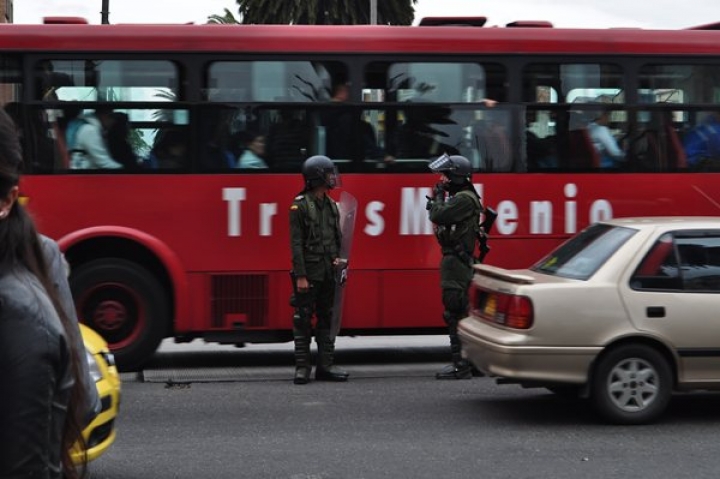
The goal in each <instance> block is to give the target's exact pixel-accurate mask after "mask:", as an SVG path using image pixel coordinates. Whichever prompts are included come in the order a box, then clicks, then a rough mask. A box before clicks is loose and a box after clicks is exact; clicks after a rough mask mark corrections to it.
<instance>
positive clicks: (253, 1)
mask: <svg viewBox="0 0 720 479" xmlns="http://www.w3.org/2000/svg"><path fill="white" fill-rule="evenodd" d="M415 3H417V0H377V23H378V24H379V25H410V24H412V21H413V18H414V17H415V8H414V6H413V5H414V4H415ZM237 4H238V13H239V19H240V20H237V19H236V18H235V17H234V16H233V14H232V13H231V12H230V11H229V10H228V9H225V15H222V16H221V15H212V16H210V17H208V23H224V24H227V23H244V24H252V23H255V24H266V25H267V24H278V25H290V24H292V25H361V24H369V23H370V0H237Z"/></svg>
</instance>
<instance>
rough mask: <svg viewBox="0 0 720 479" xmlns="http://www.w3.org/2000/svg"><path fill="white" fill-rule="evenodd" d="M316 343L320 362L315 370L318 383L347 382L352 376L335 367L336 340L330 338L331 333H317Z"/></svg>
mask: <svg viewBox="0 0 720 479" xmlns="http://www.w3.org/2000/svg"><path fill="white" fill-rule="evenodd" d="M315 341H316V342H317V346H318V362H317V367H316V368H315V379H317V380H318V381H347V379H348V376H350V375H349V374H348V373H347V372H346V371H343V370H342V369H340V368H338V367H336V366H333V359H334V356H335V340H334V339H332V338H330V332H329V331H317V333H316V337H315Z"/></svg>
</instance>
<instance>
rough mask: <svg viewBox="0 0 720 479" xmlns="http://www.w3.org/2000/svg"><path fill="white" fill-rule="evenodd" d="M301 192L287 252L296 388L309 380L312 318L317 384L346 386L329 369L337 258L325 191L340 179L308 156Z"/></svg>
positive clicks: (333, 216)
mask: <svg viewBox="0 0 720 479" xmlns="http://www.w3.org/2000/svg"><path fill="white" fill-rule="evenodd" d="M302 174H303V179H304V180H305V188H304V189H303V190H302V192H300V194H299V195H298V196H296V197H295V200H294V201H293V203H292V205H291V206H290V247H291V253H292V266H293V270H292V273H291V276H292V279H293V295H292V298H291V300H290V303H291V305H292V306H293V307H294V308H295V314H294V315H293V337H294V340H295V378H294V383H295V384H307V383H308V382H309V381H310V369H311V365H310V340H311V338H312V317H313V314H314V315H315V317H316V318H317V323H316V325H315V342H316V343H317V348H318V360H317V367H316V369H315V379H317V380H318V381H347V379H348V376H349V375H348V373H347V372H345V371H343V370H341V369H339V368H337V367H335V366H334V365H333V362H334V355H335V338H334V337H333V336H332V335H331V334H330V331H331V327H332V324H331V323H332V315H333V303H334V301H335V285H336V283H335V267H336V266H337V265H338V262H339V261H340V260H339V257H340V245H341V235H340V213H339V209H338V206H337V204H336V203H335V200H333V199H332V198H330V196H329V195H328V191H330V190H331V189H333V188H335V187H336V186H338V184H339V180H340V174H339V173H338V171H337V168H336V167H335V164H334V163H333V162H332V160H331V159H330V158H328V157H327V156H321V155H317V156H311V157H310V158H308V159H307V160H305V162H304V163H303V167H302Z"/></svg>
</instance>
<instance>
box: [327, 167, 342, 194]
mask: <svg viewBox="0 0 720 479" xmlns="http://www.w3.org/2000/svg"><path fill="white" fill-rule="evenodd" d="M323 171H324V174H325V184H326V185H328V187H330V188H338V187H340V186H342V181H341V180H340V172H339V171H338V169H337V166H335V165H333V166H332V167H327V168H324V169H323Z"/></svg>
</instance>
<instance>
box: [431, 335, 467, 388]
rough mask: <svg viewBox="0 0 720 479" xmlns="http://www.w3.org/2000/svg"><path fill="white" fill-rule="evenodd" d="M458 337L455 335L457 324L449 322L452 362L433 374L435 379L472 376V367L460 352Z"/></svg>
mask: <svg viewBox="0 0 720 479" xmlns="http://www.w3.org/2000/svg"><path fill="white" fill-rule="evenodd" d="M453 326H454V327H453ZM460 350H461V346H460V338H458V336H457V325H456V324H455V323H451V324H450V354H451V356H452V362H453V363H452V364H450V365H448V366H445V367H444V368H443V369H442V370H441V371H440V372H439V373H437V374H436V375H435V378H436V379H470V378H472V377H473V367H472V365H471V364H470V363H469V362H468V361H467V360H465V359H463V358H462V355H461V354H460Z"/></svg>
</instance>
